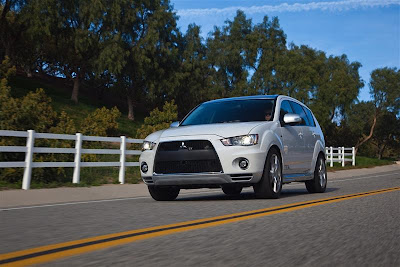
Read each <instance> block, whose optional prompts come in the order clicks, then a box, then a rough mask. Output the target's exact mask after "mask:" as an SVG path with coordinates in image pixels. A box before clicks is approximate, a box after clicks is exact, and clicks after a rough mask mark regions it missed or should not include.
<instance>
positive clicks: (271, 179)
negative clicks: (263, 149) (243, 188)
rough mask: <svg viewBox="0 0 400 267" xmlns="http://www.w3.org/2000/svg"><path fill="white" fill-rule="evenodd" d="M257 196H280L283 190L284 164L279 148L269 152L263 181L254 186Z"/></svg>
mask: <svg viewBox="0 0 400 267" xmlns="http://www.w3.org/2000/svg"><path fill="white" fill-rule="evenodd" d="M253 188H254V192H255V193H256V197H257V198H279V197H280V195H281V191H282V166H281V158H280V155H279V152H278V150H277V149H274V148H272V149H271V150H270V151H269V152H268V156H267V160H266V162H265V167H264V173H263V176H262V177H261V181H260V182H258V183H257V184H255V185H254V186H253Z"/></svg>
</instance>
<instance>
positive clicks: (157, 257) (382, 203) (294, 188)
mask: <svg viewBox="0 0 400 267" xmlns="http://www.w3.org/2000/svg"><path fill="white" fill-rule="evenodd" d="M328 179H329V176H328ZM181 192H182V193H183V194H181V195H180V196H179V197H178V199H177V200H176V201H172V202H156V201H154V200H153V199H151V198H150V197H138V198H125V199H124V198H123V199H118V200H113V201H93V202H90V201H89V202H84V203H78V204H77V203H75V204H74V203H65V205H45V206H41V205H38V206H35V207H29V206H27V207H18V208H3V209H1V211H0V240H1V244H2V245H1V246H0V254H1V255H0V263H3V264H7V263H8V264H10V265H12V266H18V265H26V264H34V263H40V264H41V265H43V266H55V265H56V266H74V265H75V266H110V265H113V266H337V265H341V266H400V253H399V251H400V170H395V171H390V172H384V173H379V174H366V175H360V176H356V177H349V178H340V179H332V180H329V181H328V188H327V191H326V192H325V193H323V194H308V193H307V191H306V190H305V186H304V184H294V183H293V184H289V185H284V187H283V192H282V196H281V198H280V199H277V200H269V199H265V200H260V199H255V198H254V194H253V192H252V190H250V189H249V190H245V191H244V192H243V193H242V194H241V195H240V196H239V197H228V196H225V195H224V194H223V193H222V191H221V190H209V191H206V192H204V191H203V192H198V193H192V192H195V191H189V192H190V193H186V194H185V191H181ZM0 194H1V192H0Z"/></svg>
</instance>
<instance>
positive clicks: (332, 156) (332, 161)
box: [330, 147, 333, 167]
mask: <svg viewBox="0 0 400 267" xmlns="http://www.w3.org/2000/svg"><path fill="white" fill-rule="evenodd" d="M330 166H331V167H333V147H331V165H330Z"/></svg>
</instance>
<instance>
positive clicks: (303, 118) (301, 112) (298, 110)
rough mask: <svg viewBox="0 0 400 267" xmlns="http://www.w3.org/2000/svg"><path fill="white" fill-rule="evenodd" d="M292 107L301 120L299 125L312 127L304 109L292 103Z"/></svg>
mask: <svg viewBox="0 0 400 267" xmlns="http://www.w3.org/2000/svg"><path fill="white" fill-rule="evenodd" d="M290 105H291V106H292V108H293V110H294V113H296V114H298V115H299V116H300V118H301V123H300V124H298V125H307V126H309V125H310V122H309V121H308V118H307V115H306V113H305V112H304V109H303V108H302V107H301V106H300V105H299V104H297V103H295V102H292V101H290Z"/></svg>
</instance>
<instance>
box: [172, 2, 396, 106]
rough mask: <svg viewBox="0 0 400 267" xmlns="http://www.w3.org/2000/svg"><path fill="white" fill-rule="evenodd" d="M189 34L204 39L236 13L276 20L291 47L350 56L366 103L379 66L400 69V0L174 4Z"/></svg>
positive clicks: (256, 19) (179, 23)
mask: <svg viewBox="0 0 400 267" xmlns="http://www.w3.org/2000/svg"><path fill="white" fill-rule="evenodd" d="M171 3H172V5H173V6H174V9H175V11H176V12H177V14H178V16H179V20H178V26H179V27H180V29H181V31H182V32H186V30H187V26H188V25H189V24H190V23H196V24H197V25H200V26H201V29H202V35H203V36H204V37H206V36H207V35H208V33H209V32H210V31H212V30H213V28H214V26H222V25H224V21H226V20H227V19H229V20H232V19H233V18H234V16H235V14H236V10H237V9H241V10H243V11H244V12H245V14H246V15H247V17H248V18H252V20H253V23H259V22H261V21H262V18H263V17H264V16H265V15H267V16H268V17H273V16H277V17H278V18H279V20H280V24H281V27H282V28H283V30H284V32H285V33H286V35H287V41H288V43H290V42H294V43H295V44H297V45H300V44H305V45H308V46H310V47H313V48H316V49H320V50H323V51H325V52H327V53H328V55H331V54H332V55H341V54H346V55H347V56H348V58H349V60H350V61H358V62H360V63H361V64H362V65H363V66H362V67H361V69H360V75H361V77H362V79H363V80H364V81H365V86H364V88H363V89H362V90H361V92H360V95H359V99H360V100H368V99H369V98H370V97H369V87H368V82H369V77H370V73H371V71H372V70H374V69H375V68H380V67H386V66H388V67H397V68H400V0H342V1H340V0H330V1H329V0H326V1H309V0H271V1H261V0H249V1H245V0H203V1H190V0H171Z"/></svg>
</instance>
